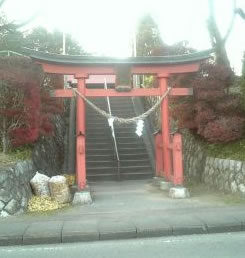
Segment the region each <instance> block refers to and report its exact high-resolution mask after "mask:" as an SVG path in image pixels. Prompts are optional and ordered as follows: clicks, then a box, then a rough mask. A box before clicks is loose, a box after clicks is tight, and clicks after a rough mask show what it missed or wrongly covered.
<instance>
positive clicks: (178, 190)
mask: <svg viewBox="0 0 245 258" xmlns="http://www.w3.org/2000/svg"><path fill="white" fill-rule="evenodd" d="M169 197H171V198H173V199H185V198H189V197H190V193H189V191H188V189H187V188H185V187H182V186H175V187H172V188H170V190H169Z"/></svg>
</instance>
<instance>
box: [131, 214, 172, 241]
mask: <svg viewBox="0 0 245 258" xmlns="http://www.w3.org/2000/svg"><path fill="white" fill-rule="evenodd" d="M135 226H136V228H137V237H138V238H141V237H163V236H171V235H172V234H173V229H172V227H171V225H170V224H169V223H167V222H166V221H165V220H162V219H161V220H160V219H159V218H144V219H137V220H136V221H135Z"/></svg>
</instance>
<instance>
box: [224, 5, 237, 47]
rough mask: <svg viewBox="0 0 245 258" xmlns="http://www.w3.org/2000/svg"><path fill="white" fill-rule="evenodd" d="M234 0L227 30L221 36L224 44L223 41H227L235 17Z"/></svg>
mask: <svg viewBox="0 0 245 258" xmlns="http://www.w3.org/2000/svg"><path fill="white" fill-rule="evenodd" d="M236 9H237V8H236V0H233V7H232V17H231V22H230V25H229V27H228V30H227V32H226V34H225V36H224V38H223V42H224V44H225V42H226V41H227V39H228V37H229V36H230V33H231V31H232V29H233V26H234V23H235V19H236Z"/></svg>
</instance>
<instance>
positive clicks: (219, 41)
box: [208, 0, 237, 67]
mask: <svg viewBox="0 0 245 258" xmlns="http://www.w3.org/2000/svg"><path fill="white" fill-rule="evenodd" d="M208 4H209V18H208V31H209V35H210V40H211V44H212V47H213V48H214V50H215V54H216V63H217V64H219V65H223V66H225V67H230V61H229V58H228V55H227V52H226V48H225V45H226V42H227V39H228V37H229V35H230V33H231V31H232V28H233V25H234V21H235V17H236V9H237V8H236V0H232V18H231V21H230V24H229V26H228V28H227V31H226V33H225V34H224V35H223V36H222V35H221V32H220V30H219V27H218V25H217V22H216V15H215V0H209V1H208Z"/></svg>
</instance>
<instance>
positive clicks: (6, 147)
mask: <svg viewBox="0 0 245 258" xmlns="http://www.w3.org/2000/svg"><path fill="white" fill-rule="evenodd" d="M2 147H3V153H4V154H6V153H7V152H8V150H9V138H8V132H7V121H6V118H5V117H3V131H2Z"/></svg>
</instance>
